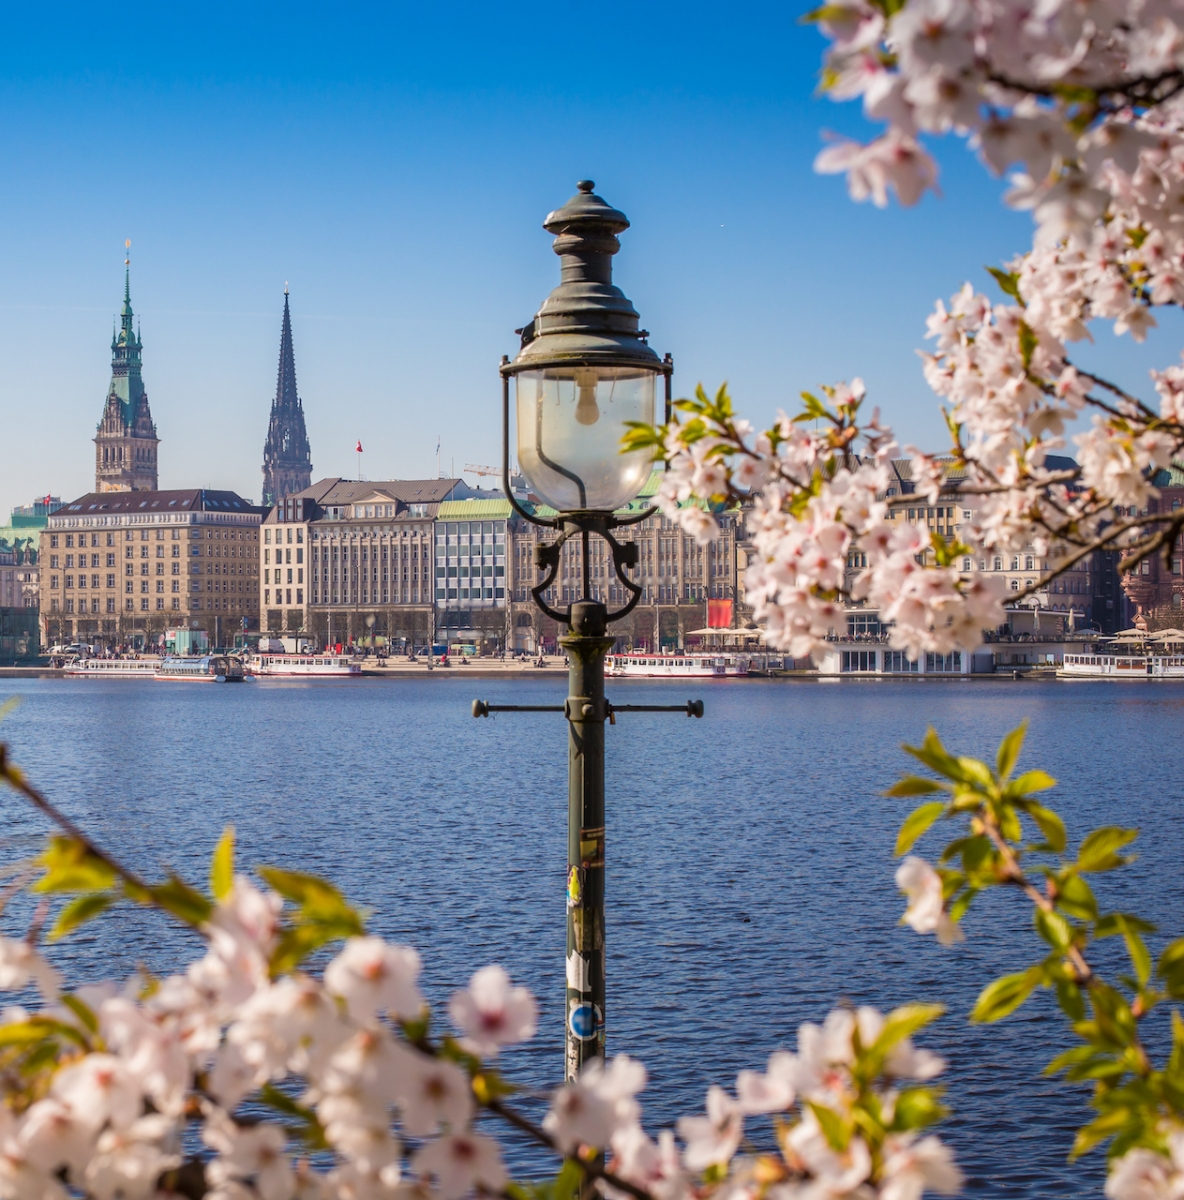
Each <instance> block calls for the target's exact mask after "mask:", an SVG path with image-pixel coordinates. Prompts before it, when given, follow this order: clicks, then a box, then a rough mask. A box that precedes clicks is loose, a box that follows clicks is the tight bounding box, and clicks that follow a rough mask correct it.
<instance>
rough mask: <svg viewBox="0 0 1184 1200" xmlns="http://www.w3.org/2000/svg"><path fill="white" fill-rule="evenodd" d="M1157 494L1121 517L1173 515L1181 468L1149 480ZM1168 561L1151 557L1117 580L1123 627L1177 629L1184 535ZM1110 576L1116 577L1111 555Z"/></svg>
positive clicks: (1182, 489) (1181, 492)
mask: <svg viewBox="0 0 1184 1200" xmlns="http://www.w3.org/2000/svg"><path fill="white" fill-rule="evenodd" d="M1152 482H1153V483H1154V485H1155V487H1156V490H1157V492H1158V495H1156V496H1154V497H1152V498H1151V499H1150V500H1148V502H1147V504H1146V505H1145V506H1144V508H1143V509H1142V510H1137V509H1135V508H1128V509H1127V510H1126V512H1125V513H1124V514H1123V516H1125V517H1128V518H1129V517H1135V516H1138V515H1139V514H1140V511H1141V513H1142V515H1144V516H1147V515H1148V514H1150V513H1169V512H1175V511H1176V510H1177V509H1178V508H1180V507H1181V506H1182V505H1184V466H1181V465H1179V464H1175V463H1174V464H1173V465H1172V466H1171V467H1170V468H1169V469H1167V470H1161V471H1158V472H1157V473H1156V475H1155V477H1154V479H1153V480H1152ZM1169 557H1170V562H1165V561H1164V559H1163V555H1162V554H1158V553H1157V554H1153V555H1151V556H1150V557H1148V558H1145V559H1143V561H1142V562H1141V563H1139V565H1138V566H1137V567H1136V568H1135V569H1134V570H1133V571H1127V572H1126V573H1125V574H1123V575H1122V577H1121V579H1120V580H1119V583H1120V586H1121V589H1122V594H1123V595H1125V597H1126V600H1127V608H1128V609H1129V620H1127V621H1126V622H1125V624H1124V628H1125V627H1126V626H1127V625H1131V624H1135V625H1139V626H1142V627H1149V628H1153V629H1162V628H1164V627H1165V626H1170V627H1178V626H1179V625H1180V624H1181V622H1182V620H1184V614H1182V613H1181V608H1184V572H1182V565H1184V534H1178V535H1177V537H1176V540H1175V543H1174V544H1173V546H1172V550H1171V553H1170V556H1169ZM1114 558H1115V565H1114V574H1115V576H1116V577H1117V575H1118V570H1117V558H1118V556H1117V555H1115V556H1114Z"/></svg>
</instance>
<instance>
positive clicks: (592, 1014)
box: [567, 1003, 604, 1042]
mask: <svg viewBox="0 0 1184 1200" xmlns="http://www.w3.org/2000/svg"><path fill="white" fill-rule="evenodd" d="M567 1025H568V1028H569V1029H570V1030H571V1032H572V1036H573V1037H577V1038H579V1039H580V1041H581V1042H590V1041H591V1040H592V1039H593V1038H594V1037H595V1036H596V1034H597V1031H598V1030H599V1029H601V1028H603V1026H604V1017H603V1016H602V1015H601V1012H600V1009H599V1008H597V1007H596V1005H595V1004H588V1003H584V1004H576V1005H574V1006H573V1007H572V1010H571V1015H570V1016H569V1017H568V1018H567Z"/></svg>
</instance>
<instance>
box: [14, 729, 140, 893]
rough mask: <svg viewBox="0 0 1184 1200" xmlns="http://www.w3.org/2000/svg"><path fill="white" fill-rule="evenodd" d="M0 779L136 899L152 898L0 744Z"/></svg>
mask: <svg viewBox="0 0 1184 1200" xmlns="http://www.w3.org/2000/svg"><path fill="white" fill-rule="evenodd" d="M0 779H3V780H4V781H5V782H6V783H8V785H9V786H10V787H12V788H15V789H16V791H18V792H20V793H21V795H22V796H24V797H25V799H26V800H28V801H29V803H30V804H32V805H33V807H34V808H36V809H38V810H39V811H40V812H42V813H43V814H44V815H45V816H47V817H48V818H49V819H50V820H51V821H52V822H53V823H54V824H55V825H57V826H58V827H59V828H60V829H62V830H63V831H64V832H65V833H67V834H68V835H69V836H70V837H71V838H72V839H73V840H74V841H76V842H78V843H79V845H81V846H82V847H83V848H84V849H85V850H86V852H87V853H88V854H89V855H91V857H92V858H96V859H98V861H99V862H101V863H102V864H103V865H104V866H105V867H107V868H108V869H109V870H110V871H112V872H114V874H116V875H117V876H118V877H119V878H120V879H122V880H123V881H124V883H126V884H127V885H128V887H129V888H130V889H132V891H133V892H135V893H136V899H141V898H147V897H149V896H150V895H151V891H150V889H149V887H148V885H147V884H146V883H145V882H144V881H143V880H142V879H141V878H140V877H139V876H138V875H137V874H136V873H135V872H134V871H132V870H130V869H129V868H128V867H125V866H124V865H123V864H122V863H121V862H119V861H118V860H117V859H115V858H112V857H111V855H109V854H108V853H107V852H106V851H105V850H103V849H102V848H101V847H100V846H99V845H98V844H97V843H96V842H95V841H94V839H93V838H91V837H90V835H89V834H87V833H86V832H84V831H83V829H82V828H81V827H80V826H78V825H76V824H75V823H74V822H73V821H71V820H70V818H69V817H68V816H66V814H65V813H64V812H62V811H61V810H60V809H59V808H56V807H55V806H54V805H53V804H51V803H50V802H49V801H48V800H47V799H46V798H45V797H44V796H43V795H42V794H41V793H40V792H39V791H38V790H37V789H36V788H35V787H33V785H32V784H31V783H29V781H28V780H27V779H26V778H25V775H24V772H23V771H21V770H20V768H19V767H17V766H16V765H15V764H14V763H13V762H12V759H11V757H10V755H9V751H8V747H7V745H6V744H4V743H3V742H0Z"/></svg>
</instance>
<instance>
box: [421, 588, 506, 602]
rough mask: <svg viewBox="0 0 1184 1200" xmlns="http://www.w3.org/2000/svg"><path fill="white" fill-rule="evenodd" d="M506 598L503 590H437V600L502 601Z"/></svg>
mask: <svg viewBox="0 0 1184 1200" xmlns="http://www.w3.org/2000/svg"><path fill="white" fill-rule="evenodd" d="M505 596H506V590H505V588H500V587H499V588H494V587H487V588H479V587H467V588H463V587H462V588H439V587H438V588H437V589H436V599H437V600H504V599H505Z"/></svg>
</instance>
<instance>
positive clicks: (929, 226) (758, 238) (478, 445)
mask: <svg viewBox="0 0 1184 1200" xmlns="http://www.w3.org/2000/svg"><path fill="white" fill-rule="evenodd" d="M800 11H802V10H801V9H797V8H795V7H793V6H785V5H781V4H771V3H754V4H748V5H743V6H729V5H719V4H706V3H699V2H696V0H684V2H682V3H679V4H656V3H644V2H643V3H634V4H633V5H629V6H620V7H617V8H608V9H605V8H603V7H597V8H595V9H589V8H588V6H587V5H582V4H571V3H565V2H554V3H551V4H547V5H539V6H535V5H522V4H515V5H507V4H490V3H488V2H486V3H451V4H442V3H437V4H422V3H417V4H400V3H387V4H381V5H373V6H367V5H362V4H342V5H337V6H328V5H324V4H318V5H315V6H314V5H307V4H302V3H298V2H297V3H286V4H283V5H279V4H276V5H265V4H251V3H240V4H237V5H226V4H221V3H217V2H213V3H206V4H203V5H188V6H181V5H159V4H153V5H149V4H134V3H133V4H124V5H120V6H117V7H112V6H109V5H103V6H98V5H93V4H86V5H71V4H64V5H54V6H47V5H24V6H13V7H12V8H10V9H7V10H6V16H5V36H4V38H3V39H0V64H2V66H0V112H2V113H3V120H0V229H2V230H3V257H2V263H3V266H2V268H0V270H2V279H3V288H2V290H0V320H2V322H3V328H4V331H5V341H6V343H7V353H6V355H5V358H6V366H5V369H4V370H3V372H2V373H0V388H2V391H0V519H2V518H3V516H4V515H5V514H6V513H7V511H8V508H9V507H10V506H12V505H13V504H18V503H27V502H28V501H29V500H30V499H31V498H32V497H34V496H35V495H43V494H45V493H46V492H53V493H55V494H60V495H62V496H63V497H70V496H74V495H77V494H81V493H83V492H85V491H87V490H89V489H90V488H91V487H92V485H93V473H94V467H93V462H94V447H93V445H92V443H91V441H90V439H91V438H92V437H93V436H94V429H95V425H96V423H97V422H98V420H99V418H100V416H101V413H102V406H103V401H104V397H105V395H106V389H107V384H108V379H109V375H110V350H109V344H110V338H111V327H112V319H113V316H114V314H115V312H116V311H117V309H118V306H119V303H120V300H121V292H122V286H123V243H124V239H125V238H128V237H130V238H131V239H132V251H131V254H132V301H133V306H134V308H135V310H136V312H137V314H138V316H139V318H140V320H141V328H142V336H143V340H144V377H145V381H146V385H147V388H148V394H149V398H150V401H151V405H152V412H153V415H154V417H155V419H156V423H157V427H158V430H159V433H160V437H161V447H160V464H161V473H160V479H161V485H162V486H163V487H187V486H209V487H228V488H234V489H236V490H237V491H239V492H240V493H242V494H243V495H246V496H249V497H254V498H258V496H259V494H260V490H261V486H260V485H261V476H260V467H261V462H262V448H263V441H264V436H265V433H266V426H267V416H268V410H269V406H270V402H271V398H272V395H273V393H274V390H275V376H276V364H277V355H278V348H279V327H280V313H281V309H282V302H283V288H284V283H285V281H288V282H289V283H290V286H291V301H292V313H293V326H294V337H295V346H296V369H297V379H298V383H299V390H300V395H301V397H302V399H303V401H304V406H305V413H306V416H307V420H308V427H309V435H310V439H311V442H312V456H313V468H314V478H315V477H318V476H322V475H338V474H339V475H346V476H351V477H352V476H354V475H355V474H356V471H357V459H356V456H355V455H354V453H353V451H354V446H355V444H356V442H357V440H358V439H359V438H360V439H361V440H362V442H363V445H364V447H365V456H364V459H363V464H362V470H363V473H364V474H365V476H366V477H367V478H390V477H400V476H401V477H410V476H417V475H434V474H435V472H436V458H435V450H436V442H437V438H438V437H439V438H441V439H442V443H443V448H442V465H443V467H444V470H445V471H446V472H447V471H448V470H449V469H450V467H451V466H452V465H453V464H455V467H456V468H457V469H458V470H459V469H460V468H461V467H462V465H463V464H465V463H470V462H472V463H484V464H494V463H496V462H497V461H498V455H499V433H498V424H499V413H498V410H499V384H498V377H497V363H498V359H499V357H500V356H501V355H502V354H503V353H509V354H513V353H514V351H515V348H516V339H515V337H514V335H513V330H514V328H515V327H516V326H519V325H522V324H523V323H524V322H525V321H527V320H529V318H530V317H531V316H532V315H533V313H534V312H535V310H536V309H537V308H538V306H539V304H540V303H541V302H542V300H543V299H544V298H545V297H546V295H547V293H548V291H549V290H550V288H551V287H552V286H554V284H555V283H556V282H557V280H558V270H557V268H558V261H557V259H556V258H555V256H554V255H553V254H552V253H551V250H550V238H549V237H548V235H547V234H546V233H545V232H544V231H543V230H542V228H541V224H540V223H541V221H542V219H543V217H544V215H545V214H546V212H547V211H548V210H549V209H552V208H555V207H557V206H559V205H560V204H562V203H563V202H564V201H565V200H567V199H568V197H569V196H571V195H572V193H573V192H574V190H575V183H576V180H577V179H581V178H591V179H594V180H595V181H596V184H597V191H598V192H599V193H600V194H601V195H602V196H604V197H605V199H606V200H608V201H609V202H610V203H612V204H613V205H615V206H616V207H618V208H621V209H623V210H624V211H625V212H626V213H627V214H628V216H629V217H630V219H631V221H632V223H633V227H632V228H631V229H630V230H629V231H628V232H627V233H626V234H625V235H624V236H623V239H622V241H623V248H622V252H621V254H620V255H618V257H617V259H616V266H617V272H616V278H617V282H618V283H619V284H620V285H621V286H622V287H623V288H624V290H625V292H626V294H627V295H628V296H629V297H630V298H631V299H632V300H633V302H634V304H635V305H636V306H637V308H638V310H639V311H640V313H641V316H642V322H643V325H644V327H645V328H648V329H649V330H651V331H652V335H653V336H652V338H651V343H652V344H653V346H654V347H655V349H657V350H658V351H659V352H665V351H667V350H668V351H670V352H671V353H672V354H673V355H674V359H675V385H676V389H677V391H678V392H679V393H684V392H689V391H690V390H691V389H692V388H693V387H694V385H695V384H696V383H697V382H699V381H703V383H704V384H705V385H707V386H709V387H715V386H716V385H717V384H718V383H719V382H720V381H722V380H724V379H726V380H728V381H729V383H730V385H731V388H732V390H733V394H734V395H735V397H736V400H737V402H738V404H739V405H740V407H741V408H742V409H743V410H744V411H746V412H747V413H749V414H750V415H752V416H753V417H754V418H756V419H757V420H760V421H765V420H767V419H769V418H770V417H772V416H773V414H774V413H775V412H776V411H777V409H778V408H780V407H782V406H783V405H787V404H792V403H793V402H794V398H795V397H796V396H797V394H798V392H799V391H800V390H801V389H803V388H810V387H816V386H817V385H818V384H820V383H822V382H826V381H834V380H838V379H842V378H850V377H851V376H853V375H861V376H863V378H864V379H865V381H866V382H867V384H868V386H869V389H870V390H871V392H872V395H873V397H874V399H875V400H876V401H877V402H878V403H880V404H881V405H882V407H883V409H884V411H885V415H886V416H887V417H888V418H889V419H890V420H892V421H894V422H895V423H896V425H897V427H898V429H899V430H900V432H901V433H902V435H903V436H904V437H905V438H907V439H911V440H915V441H918V442H923V443H925V444H927V445H929V446H932V447H934V448H940V446H941V438H942V431H941V424H940V420H939V417H938V413H937V408H936V403H935V399H934V397H933V396H932V394H931V393H930V392H929V391H928V390H927V389H926V387H925V385H924V382H923V379H922V377H921V371H920V363H919V360H918V359H917V357H916V354H915V349H916V347H918V346H921V345H922V344H923V338H924V321H925V317H926V315H927V314H928V312H929V311H930V309H931V307H932V304H933V301H934V299H935V298H936V297H938V296H946V295H949V294H950V293H951V292H953V291H954V290H956V289H957V287H958V286H959V285H960V284H961V283H962V281H963V280H964V279H966V278H974V279H976V280H981V279H983V275H982V271H981V268H982V265H983V264H984V263H989V262H997V261H999V260H1000V259H1002V258H1005V257H1007V256H1008V255H1010V254H1011V253H1013V252H1015V251H1016V250H1019V249H1021V248H1022V247H1023V245H1024V243H1025V241H1026V239H1027V237H1028V233H1029V223H1028V218H1027V216H1026V215H1023V214H1015V213H1009V212H1007V211H1006V210H1005V209H1004V208H1003V207H1002V205H1001V204H1000V203H999V195H1000V191H1001V189H1000V185H998V184H996V183H994V182H991V181H988V180H987V179H986V177H985V176H984V174H983V172H982V169H981V168H980V167H979V166H978V165H977V163H975V162H974V160H973V158H972V156H971V155H970V153H969V152H968V151H967V150H966V149H965V148H964V147H962V146H961V145H960V144H958V143H955V142H950V143H948V144H947V145H945V146H943V147H942V148H941V161H942V180H941V182H942V189H943V196H942V198H932V197H930V198H927V199H926V200H925V201H924V202H923V203H922V204H921V205H920V206H919V207H917V208H915V209H912V210H900V209H898V208H894V209H889V210H887V211H879V210H876V209H874V208H871V207H870V206H862V205H858V206H857V205H855V204H853V203H852V202H851V201H849V200H848V198H847V195H846V189H845V185H844V183H843V181H842V180H841V179H839V178H835V177H819V176H816V175H814V174H813V172H812V169H811V164H812V161H813V158H814V156H815V154H816V153H817V151H818V149H819V147H820V145H821V144H822V143H821V131H822V130H823V129H824V128H829V129H832V130H841V131H848V132H863V128H862V123H861V120H860V117H859V112H858V109H857V107H855V106H852V105H835V104H832V103H830V102H828V101H824V100H820V99H818V98H816V97H815V95H814V87H815V81H816V78H817V70H818V64H819V53H820V50H821V47H822V41H821V38H820V37H819V36H818V35H817V34H816V33H815V32H814V31H813V30H812V29H810V28H808V27H804V26H802V25H800V24H799V23H798V15H799V13H800ZM1170 332H1171V334H1172V336H1171V338H1169V337H1168V336H1167V334H1166V333H1165V334H1164V335H1162V336H1161V338H1160V339H1159V343H1160V344H1157V345H1156V346H1155V349H1156V350H1157V351H1158V354H1157V357H1158V358H1159V359H1160V360H1161V361H1163V362H1169V361H1172V359H1174V357H1175V354H1176V349H1175V347H1174V346H1173V345H1172V344H1171V342H1172V341H1175V342H1177V343H1178V336H1177V335H1178V333H1179V330H1178V329H1177V330H1173V331H1170ZM1099 338H1100V345H1099V347H1098V350H1097V352H1096V353H1097V355H1098V356H1100V357H1099V358H1098V361H1100V362H1104V363H1106V364H1107V365H1109V366H1110V367H1111V369H1115V370H1117V369H1118V368H1120V367H1129V366H1130V365H1132V364H1133V363H1135V362H1136V361H1141V358H1140V356H1139V355H1135V354H1132V353H1129V352H1126V351H1123V350H1119V349H1116V348H1115V345H1114V338H1113V336H1112V335H1111V334H1109V333H1103V334H1100V335H1099ZM1102 339H1106V340H1105V343H1104V344H1101V342H1102ZM1127 377H1128V378H1130V377H1131V376H1130V374H1129V372H1128V375H1127ZM1142 390H1143V391H1146V390H1147V389H1146V387H1143V388H1142Z"/></svg>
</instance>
